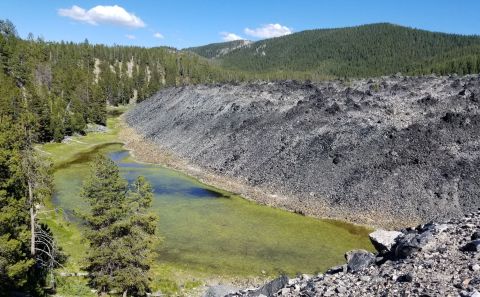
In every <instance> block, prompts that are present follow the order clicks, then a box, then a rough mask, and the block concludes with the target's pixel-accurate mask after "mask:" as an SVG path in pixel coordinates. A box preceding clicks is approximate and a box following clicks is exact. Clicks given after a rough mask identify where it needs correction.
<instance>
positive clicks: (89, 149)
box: [38, 118, 372, 296]
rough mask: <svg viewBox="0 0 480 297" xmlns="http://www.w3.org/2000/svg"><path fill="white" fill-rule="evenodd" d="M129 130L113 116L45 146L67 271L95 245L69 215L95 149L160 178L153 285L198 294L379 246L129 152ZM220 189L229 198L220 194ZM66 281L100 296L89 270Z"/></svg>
mask: <svg viewBox="0 0 480 297" xmlns="http://www.w3.org/2000/svg"><path fill="white" fill-rule="evenodd" d="M127 132H128V131H126V129H124V128H123V127H122V126H121V124H120V122H119V120H118V119H117V118H110V119H109V120H108V130H107V131H106V132H105V133H89V134H87V135H85V136H75V137H71V138H70V139H69V140H68V141H66V142H65V143H51V144H46V145H43V146H41V147H38V149H39V150H41V151H43V152H45V154H46V155H48V156H49V157H50V158H52V161H53V162H54V167H55V192H56V195H55V196H54V199H53V200H52V201H50V202H49V203H47V207H48V208H50V209H54V208H57V209H58V210H59V211H58V212H55V213H52V214H51V215H48V216H46V217H45V218H43V221H44V222H46V223H47V224H48V225H49V226H50V227H51V229H52V231H53V232H54V234H55V236H56V238H58V241H59V244H60V246H62V248H63V249H64V251H65V253H66V254H67V255H68V256H69V258H68V261H67V263H66V265H65V267H64V268H61V269H59V271H58V273H59V274H71V273H72V272H74V273H77V272H81V268H82V267H83V266H84V263H83V259H84V257H85V253H86V251H87V248H88V244H87V243H86V242H85V241H84V239H83V238H82V236H81V234H82V230H81V226H80V225H78V224H76V223H75V222H74V221H72V220H71V219H70V218H69V215H71V210H74V209H81V208H82V207H83V206H82V205H81V204H82V203H81V201H80V199H79V197H78V192H79V187H80V186H81V182H82V179H83V176H84V175H85V174H86V173H87V172H88V170H87V169H88V162H89V160H90V159H91V156H90V155H91V154H95V153H102V154H107V155H109V156H110V157H111V158H113V159H114V160H116V162H117V163H118V165H119V166H120V168H121V170H122V174H123V175H125V176H126V177H127V178H129V179H131V178H134V176H136V175H137V174H141V175H145V176H146V177H147V179H148V180H150V181H151V182H152V183H153V184H154V188H155V191H156V194H155V203H154V205H155V207H154V210H155V211H158V212H159V214H160V225H159V228H160V232H161V235H162V236H164V243H163V245H162V246H161V247H159V251H160V257H159V262H158V263H156V264H155V265H154V266H153V267H152V271H153V275H154V282H153V285H154V286H153V289H154V290H160V291H162V292H163V293H165V294H167V295H172V294H173V295H178V294H180V295H182V294H183V295H184V294H187V295H190V294H194V295H195V294H198V293H199V292H201V291H202V290H203V288H204V285H217V284H222V283H223V284H235V285H237V286H238V287H246V286H253V285H258V284H260V283H262V282H263V281H264V280H265V279H269V278H272V277H275V276H276V275H278V274H280V273H282V271H283V272H288V273H289V274H290V275H294V274H295V273H296V272H300V271H302V272H311V273H312V272H315V271H322V270H324V269H326V268H327V267H329V266H331V265H333V264H335V263H339V262H341V261H342V258H343V253H344V252H345V251H347V250H349V249H352V248H357V247H361V248H367V249H371V248H372V247H371V245H370V243H369V242H368V238H367V234H368V232H369V230H368V229H365V228H363V227H361V226H354V225H350V224H348V223H344V222H341V221H328V220H316V219H313V218H309V217H303V216H300V215H297V214H293V213H289V212H284V211H282V210H279V209H274V208H270V207H265V206H260V205H258V204H256V203H252V202H248V201H246V200H244V199H243V198H240V197H239V196H237V195H235V194H232V193H229V192H226V191H222V190H219V189H217V188H212V187H210V186H206V185H204V184H202V183H200V182H198V181H197V180H195V179H193V178H191V177H189V176H186V175H184V174H182V173H178V172H177V171H171V170H168V169H166V168H164V167H161V166H157V165H154V164H146V163H144V162H141V161H139V159H140V158H139V156H138V155H137V153H136V152H134V153H133V155H129V153H128V151H126V150H125V148H126V147H123V146H122V145H123V140H122V139H123V137H124V136H125V134H126V133H127ZM119 135H120V136H119ZM132 139H133V138H132ZM144 147H145V146H144ZM137 152H138V151H137ZM142 161H147V160H145V159H142ZM151 161H155V160H151ZM156 161H159V160H156ZM179 182H180V183H181V184H183V186H182V185H181V184H179ZM172 187H173V188H172ZM213 194H215V195H213ZM172 195H173V196H172ZM192 195H193V196H192ZM218 195H220V196H224V197H226V198H216V197H217V196H218ZM172 236H173V237H172ZM299 245H300V246H302V248H299ZM59 282H60V284H59V293H60V294H61V295H62V296H91V295H92V294H91V292H89V289H88V286H87V285H86V279H84V278H83V277H71V278H68V280H66V279H64V278H62V277H60V278H59ZM195 292H196V293H195Z"/></svg>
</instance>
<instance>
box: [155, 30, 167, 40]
mask: <svg viewBox="0 0 480 297" xmlns="http://www.w3.org/2000/svg"><path fill="white" fill-rule="evenodd" d="M153 37H155V38H158V39H163V38H165V37H164V36H163V35H162V33H160V32H156V33H154V34H153Z"/></svg>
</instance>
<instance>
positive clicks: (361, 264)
mask: <svg viewBox="0 0 480 297" xmlns="http://www.w3.org/2000/svg"><path fill="white" fill-rule="evenodd" d="M345 258H346V259H347V270H348V271H349V272H357V271H361V270H363V269H365V268H367V267H368V266H370V265H372V264H373V263H375V255H374V254H372V253H370V252H368V251H365V250H353V251H350V252H347V253H346V254H345Z"/></svg>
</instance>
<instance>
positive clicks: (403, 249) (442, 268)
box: [227, 210, 480, 297]
mask: <svg viewBox="0 0 480 297" xmlns="http://www.w3.org/2000/svg"><path fill="white" fill-rule="evenodd" d="M384 232H386V231H381V232H378V231H377V232H374V236H371V239H372V243H374V245H375V246H377V247H380V248H379V250H378V253H377V254H375V255H374V254H372V253H369V252H367V251H352V252H349V253H347V254H346V259H347V263H346V264H345V265H342V266H339V267H335V268H332V269H330V270H329V271H327V272H326V273H324V274H318V275H315V276H312V277H309V276H305V275H303V276H300V277H297V278H294V279H287V278H286V277H282V278H280V279H277V280H274V281H273V282H271V283H267V284H266V285H264V286H263V287H261V288H258V289H247V290H242V291H239V292H236V293H233V294H229V295H227V296H230V297H234V296H261V295H265V296H340V297H341V296H425V297H426V296H462V297H467V296H469V297H472V296H474V297H480V293H479V292H480V249H479V240H478V236H479V232H480V210H479V211H478V212H475V213H471V214H468V215H466V216H465V217H463V218H461V219H452V220H449V221H446V222H444V223H441V224H439V223H428V224H424V225H420V226H418V227H416V228H407V229H403V230H401V232H399V233H397V236H390V235H392V234H393V233H391V234H390V235H389V236H388V237H379V236H378V234H379V233H384ZM375 233H376V235H375ZM386 238H389V239H388V240H387V239H386ZM379 241H380V242H381V244H379V243H380V242H379ZM385 247H387V248H385ZM279 283H285V285H284V286H282V287H280V288H279V287H278V284H279ZM265 288H270V290H266V289H265ZM272 288H274V289H275V290H272ZM272 291H275V292H272ZM270 292H272V293H271V294H270Z"/></svg>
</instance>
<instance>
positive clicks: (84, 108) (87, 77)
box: [0, 20, 230, 142]
mask: <svg viewBox="0 0 480 297" xmlns="http://www.w3.org/2000/svg"><path fill="white" fill-rule="evenodd" d="M228 73H229V71H226V70H223V69H221V68H219V67H216V66H213V65H212V64H211V63H209V62H208V61H207V60H206V59H204V58H202V57H199V56H198V55H194V54H191V53H185V52H180V51H177V50H175V49H171V48H165V47H164V48H149V49H147V48H142V47H127V46H111V47H108V46H104V45H92V44H90V43H88V41H87V40H86V41H85V42H83V43H78V44H77V43H71V42H59V43H58V42H45V41H44V40H42V39H35V38H34V37H33V36H29V38H28V39H27V40H23V39H20V38H19V37H18V36H17V33H16V29H15V26H14V25H13V24H12V23H11V22H9V21H2V20H0V82H1V83H0V116H1V117H2V118H4V117H9V118H11V121H10V122H12V123H20V122H21V121H20V119H21V118H22V116H23V117H24V118H29V119H30V120H31V123H30V124H29V125H30V126H31V128H32V135H33V136H35V137H34V138H35V139H34V141H41V142H43V141H50V140H55V141H59V140H62V139H63V137H64V136H65V135H70V134H72V133H75V132H80V133H81V132H82V131H83V130H84V128H85V127H86V124H87V123H98V124H105V121H106V105H107V104H111V105H118V104H126V103H128V102H129V101H132V100H136V101H141V100H143V99H144V98H147V97H149V96H150V95H152V94H153V93H155V92H157V91H158V90H159V89H161V88H163V87H169V86H178V85H184V84H192V83H211V82H217V81H222V80H224V79H227V78H229V77H230V76H229V74H228ZM25 115H29V116H28V117H27V116H25Z"/></svg>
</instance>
